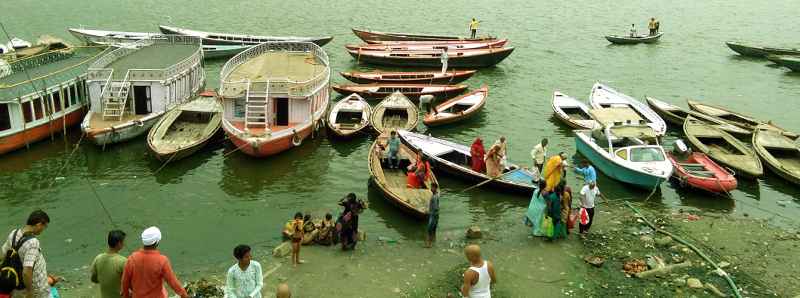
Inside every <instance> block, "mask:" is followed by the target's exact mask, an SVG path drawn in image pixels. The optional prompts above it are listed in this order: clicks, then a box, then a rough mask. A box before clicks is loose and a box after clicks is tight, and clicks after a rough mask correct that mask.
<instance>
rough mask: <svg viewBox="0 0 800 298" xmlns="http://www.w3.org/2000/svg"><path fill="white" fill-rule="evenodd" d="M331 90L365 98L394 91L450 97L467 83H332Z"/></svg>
mask: <svg viewBox="0 0 800 298" xmlns="http://www.w3.org/2000/svg"><path fill="white" fill-rule="evenodd" d="M332 87H333V90H336V92H339V93H341V94H351V93H358V95H361V97H363V98H366V99H375V98H384V97H386V96H389V95H390V94H392V93H394V92H400V93H403V95H405V96H407V97H408V98H411V99H418V98H419V97H420V96H423V95H433V96H434V97H439V98H450V97H453V96H456V95H458V94H460V93H461V92H464V90H467V87H468V86H467V85H428V84H385V83H380V84H362V85H358V84H342V85H333V86H332Z"/></svg>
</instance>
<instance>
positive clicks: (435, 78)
mask: <svg viewBox="0 0 800 298" xmlns="http://www.w3.org/2000/svg"><path fill="white" fill-rule="evenodd" d="M476 72H477V71H475V70H450V71H447V72H444V73H443V72H440V71H394V72H382V71H376V72H357V71H352V72H345V71H343V72H340V74H341V75H342V76H343V77H344V78H345V79H348V80H350V81H351V82H353V83H359V84H369V83H395V84H398V83H399V84H457V83H461V82H463V81H465V80H466V79H469V78H470V77H472V75H474V74H475V73H476Z"/></svg>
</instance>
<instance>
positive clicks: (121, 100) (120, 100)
mask: <svg viewBox="0 0 800 298" xmlns="http://www.w3.org/2000/svg"><path fill="white" fill-rule="evenodd" d="M105 88H110V89H109V90H108V91H107V92H103V94H104V96H103V120H113V121H120V120H122V117H123V116H124V115H125V106H126V104H127V103H128V94H129V92H130V89H131V82H128V81H127V80H126V81H122V82H115V81H111V82H109V83H108V84H107V85H106V86H105Z"/></svg>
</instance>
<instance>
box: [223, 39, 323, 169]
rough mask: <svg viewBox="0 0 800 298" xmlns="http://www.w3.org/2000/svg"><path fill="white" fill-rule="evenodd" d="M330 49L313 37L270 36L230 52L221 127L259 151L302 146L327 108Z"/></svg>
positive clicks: (245, 147) (247, 149) (240, 144)
mask: <svg viewBox="0 0 800 298" xmlns="http://www.w3.org/2000/svg"><path fill="white" fill-rule="evenodd" d="M330 73H331V70H330V64H329V63H328V55H327V54H326V53H325V51H323V50H322V48H320V47H319V46H317V45H316V44H313V43H309V42H267V43H263V44H260V45H257V46H254V47H252V48H250V49H248V50H246V51H244V52H242V53H240V54H238V55H236V56H234V57H233V58H231V60H229V61H228V62H227V63H225V66H223V68H222V72H221V76H220V77H221V79H220V81H221V83H220V98H221V99H222V102H223V108H224V110H225V113H224V117H223V119H222V128H223V129H224V130H225V133H226V134H227V135H228V137H229V138H230V139H231V142H233V144H234V145H236V150H239V151H241V152H244V153H245V154H248V155H251V156H255V157H265V156H269V155H274V154H278V153H280V152H283V151H286V150H289V149H291V148H294V147H296V146H300V145H301V144H302V142H303V140H305V139H306V138H308V137H310V136H314V134H315V132H316V131H317V130H318V129H319V128H321V127H322V125H323V124H322V123H323V122H322V120H323V119H322V117H323V116H324V115H325V110H326V109H327V108H328V98H329V95H330V94H329V88H328V81H329V80H330Z"/></svg>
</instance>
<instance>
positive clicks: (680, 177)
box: [667, 152, 737, 194]
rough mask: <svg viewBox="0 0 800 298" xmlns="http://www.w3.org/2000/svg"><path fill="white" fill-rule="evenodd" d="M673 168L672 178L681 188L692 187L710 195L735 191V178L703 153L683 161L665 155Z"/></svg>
mask: <svg viewBox="0 0 800 298" xmlns="http://www.w3.org/2000/svg"><path fill="white" fill-rule="evenodd" d="M667 157H668V158H669V161H670V162H672V165H673V166H674V167H675V171H673V172H672V177H673V178H675V179H676V180H677V181H678V183H679V184H680V186H681V187H692V188H696V189H701V190H705V191H708V192H712V193H718V194H719V193H726V192H729V191H731V190H734V189H736V186H737V182H736V177H734V176H733V174H731V173H730V172H728V171H727V170H725V169H724V168H723V167H721V166H719V165H718V164H717V163H715V162H714V161H713V160H711V158H709V157H708V156H706V155H705V154H703V153H699V152H694V153H691V154H689V155H688V156H687V157H686V158H685V159H681V158H678V157H676V156H675V155H673V154H671V153H667Z"/></svg>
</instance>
